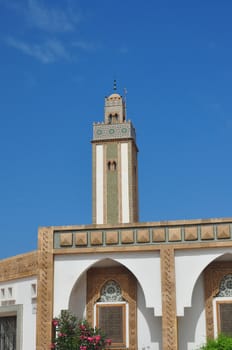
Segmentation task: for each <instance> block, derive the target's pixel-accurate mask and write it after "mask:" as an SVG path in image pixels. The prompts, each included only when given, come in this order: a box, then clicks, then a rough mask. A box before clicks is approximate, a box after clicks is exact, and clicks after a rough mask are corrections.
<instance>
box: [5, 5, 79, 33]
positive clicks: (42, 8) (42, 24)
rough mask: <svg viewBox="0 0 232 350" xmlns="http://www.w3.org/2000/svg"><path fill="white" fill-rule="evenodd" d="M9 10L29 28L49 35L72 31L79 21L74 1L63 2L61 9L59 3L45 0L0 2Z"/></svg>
mask: <svg viewBox="0 0 232 350" xmlns="http://www.w3.org/2000/svg"><path fill="white" fill-rule="evenodd" d="M1 3H2V4H3V5H4V6H5V7H7V8H8V9H9V10H11V11H14V12H16V13H17V14H18V15H21V17H22V18H23V19H24V23H26V24H27V25H29V26H30V27H31V28H37V29H39V30H42V31H45V32H49V33H65V32H70V31H74V30H75V29H76V26H77V24H78V23H79V22H80V20H81V14H80V10H79V9H78V7H77V4H76V2H75V1H74V0H69V1H67V2H65V6H63V7H61V6H59V7H58V5H57V4H59V1H57V2H54V3H55V4H56V6H53V5H51V3H52V2H50V1H45V0H25V1H23V0H21V1H20V2H19V1H18V0H0V4H1ZM54 3H53V4H54Z"/></svg>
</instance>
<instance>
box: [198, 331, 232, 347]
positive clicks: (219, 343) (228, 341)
mask: <svg viewBox="0 0 232 350" xmlns="http://www.w3.org/2000/svg"><path fill="white" fill-rule="evenodd" d="M200 350H232V338H231V337H229V336H226V335H224V334H220V335H219V336H218V338H217V339H209V340H208V341H207V343H206V344H205V345H203V346H202V347H201V348H200Z"/></svg>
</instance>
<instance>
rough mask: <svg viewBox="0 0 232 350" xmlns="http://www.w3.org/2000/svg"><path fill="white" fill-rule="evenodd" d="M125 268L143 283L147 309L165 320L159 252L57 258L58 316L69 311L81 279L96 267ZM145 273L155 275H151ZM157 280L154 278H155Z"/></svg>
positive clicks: (71, 255) (55, 270)
mask: <svg viewBox="0 0 232 350" xmlns="http://www.w3.org/2000/svg"><path fill="white" fill-rule="evenodd" d="M107 264H108V266H109V265H110V264H111V265H115V264H116V265H118V264H119V265H122V266H124V267H126V268H127V269H128V270H129V271H130V272H131V273H132V274H133V275H134V276H135V278H136V279H137V281H138V282H139V283H140V285H141V288H142V290H143V293H144V296H145V304H146V307H147V308H153V311H154V315H155V316H162V305H161V283H160V280H161V276H160V258H159V253H158V252H143V253H141V254H140V255H139V256H138V254H137V253H136V252H131V253H130V254H128V253H124V252H121V253H111V255H110V258H107V259H106V257H105V254H104V253H96V254H91V255H89V254H87V255H86V254H78V255H76V254H70V255H57V256H55V260H54V316H57V315H58V314H59V313H60V310H62V309H68V308H69V305H70V297H71V294H72V290H73V288H75V285H76V283H78V280H79V278H80V277H81V276H84V275H85V274H86V272H87V271H88V269H89V268H91V267H92V266H106V265H107ZM144 271H151V273H150V274H147V273H144ZM152 277H153V278H152Z"/></svg>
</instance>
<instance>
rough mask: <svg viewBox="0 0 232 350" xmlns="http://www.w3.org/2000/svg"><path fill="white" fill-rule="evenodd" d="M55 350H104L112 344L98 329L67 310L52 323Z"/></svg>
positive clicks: (52, 346) (52, 347)
mask: <svg viewBox="0 0 232 350" xmlns="http://www.w3.org/2000/svg"><path fill="white" fill-rule="evenodd" d="M52 325H53V333H54V339H53V343H52V344H51V349H55V350H102V349H105V348H106V347H107V346H109V345H110V344H111V340H110V339H106V336H105V334H104V333H103V332H102V331H101V330H100V329H98V328H92V327H90V325H89V324H88V322H87V321H86V320H79V319H78V318H77V317H76V316H75V315H73V314H72V313H70V312H69V311H67V310H63V311H61V314H60V316H59V317H56V318H54V319H53V321H52Z"/></svg>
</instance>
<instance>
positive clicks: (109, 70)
mask: <svg viewBox="0 0 232 350" xmlns="http://www.w3.org/2000/svg"><path fill="white" fill-rule="evenodd" d="M231 15H232V2H231V1H230V0H223V1H219V0H218V1H216V0H211V1H209V0H205V1H202V0H201V1H200V0H196V1H186V0H183V1H181V0H175V1H173V0H170V1H165V0H163V1H154V0H146V1H137V0H133V1H132V0H126V1H117V2H112V1H105V0H99V1H94V0H92V1H86V0H85V1H84V0H80V1H77V0H67V1H64V0H60V1H45V0H11V1H9V0H0V62H1V64H0V149H1V151H0V155H1V157H0V158H1V166H0V170H1V171H0V230H1V245H0V258H5V257H9V256H12V255H16V254H21V253H24V252H28V251H31V250H35V249H36V248H37V231H38V227H39V226H49V225H74V224H89V223H91V143H90V141H91V138H92V123H93V122H97V121H102V120H103V108H104V97H105V96H106V95H108V94H110V93H111V92H112V87H113V80H114V79H115V78H116V79H117V84H118V91H119V92H121V93H122V92H123V89H124V88H126V89H127V91H128V94H127V117H128V119H131V120H132V121H133V124H134V126H135V127H136V131H137V143H138V147H139V194H140V198H139V199H140V221H160V220H175V219H195V218H196V219H197V218H210V217H231V216H232V209H231V200H232V186H231V179H232V165H231V150H232V137H231V135H232V107H231V94H232V41H231V38H232V21H231Z"/></svg>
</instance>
